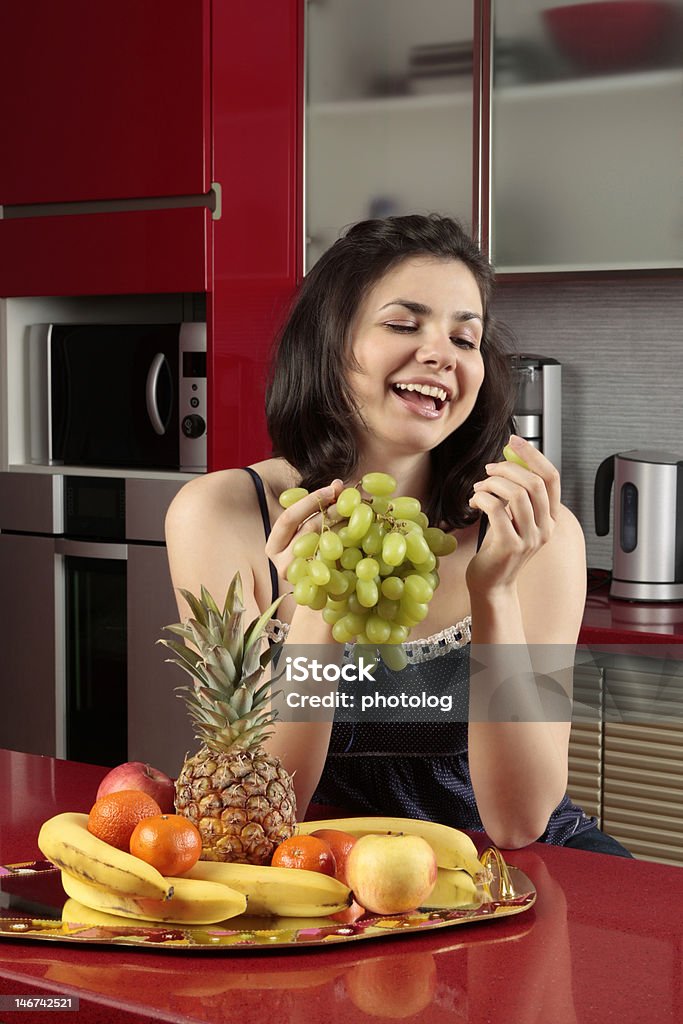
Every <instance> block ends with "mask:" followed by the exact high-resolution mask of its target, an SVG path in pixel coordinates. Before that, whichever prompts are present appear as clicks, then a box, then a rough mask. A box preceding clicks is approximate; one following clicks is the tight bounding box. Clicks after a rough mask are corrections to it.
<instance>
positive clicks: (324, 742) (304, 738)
mask: <svg viewBox="0 0 683 1024" xmlns="http://www.w3.org/2000/svg"><path fill="white" fill-rule="evenodd" d="M332 493H335V492H332ZM318 496H319V492H314V495H311V496H310V499H307V503H308V504H310V503H312V508H313V511H315V509H316V508H318V503H317V502H318ZM307 514H308V508H307V507H304V506H303V505H302V506H299V508H298V509H297V510H296V511H294V509H293V508H292V509H290V510H288V511H287V512H286V513H283V514H282V516H280V517H279V518H278V519H277V521H276V522H275V523H274V524H273V530H272V533H271V537H270V539H269V542H268V547H267V550H264V543H265V542H264V537H263V527H262V524H261V517H260V515H259V512H258V505H257V501H256V496H255V493H254V489H253V484H252V482H251V480H250V479H249V477H248V476H247V474H246V473H243V472H241V471H239V470H226V471H223V472H218V473H213V474H208V475H207V476H206V477H198V478H197V479H195V480H193V481H191V482H190V483H188V484H186V486H185V487H183V488H182V490H181V491H180V492H179V494H178V495H177V496H176V498H175V499H174V501H173V502H172V504H171V506H170V508H169V511H168V514H167V516H166V542H167V546H168V556H169V565H170V570H171V578H172V581H173V585H174V587H175V588H176V590H178V588H182V589H185V590H190V591H192V592H193V593H198V592H199V588H200V586H201V585H202V584H203V585H204V586H205V587H206V588H207V589H208V590H209V592H210V593H211V594H212V595H213V597H214V598H215V599H216V601H217V602H218V603H219V604H220V603H221V602H222V600H223V598H224V596H225V593H226V591H227V588H228V585H229V583H230V580H231V579H232V577H233V576H234V574H235V572H237V571H239V572H240V575H241V577H242V585H243V591H244V604H245V609H246V611H245V623H248V622H251V621H252V620H253V619H254V618H256V617H257V616H258V615H260V614H261V612H262V611H263V610H264V609H265V608H266V607H267V606H268V604H269V603H270V596H271V595H270V590H269V584H270V581H269V578H268V572H267V559H268V557H269V556H270V557H271V558H272V559H273V561H274V562H275V563H276V566H277V567H278V569H279V571H280V578H281V580H282V579H283V578H284V573H285V570H286V566H287V565H288V564H289V562H290V561H291V558H292V556H291V543H292V542H293V540H294V539H295V537H296V535H297V533H298V530H299V528H300V527H301V520H302V519H303V518H304V517H305V516H306V515H307ZM313 525H314V524H313V523H309V524H307V526H306V527H305V528H308V529H311V528H313ZM290 589H291V588H290V587H289V584H284V585H282V584H281V588H280V592H281V593H286V592H287V591H288V590H290ZM177 600H178V609H179V612H180V616H181V618H183V619H184V618H187V617H188V616H189V614H190V610H189V608H188V607H187V605H186V604H185V601H184V600H183V598H182V597H181V595H180V594H179V593H177ZM288 642H289V643H291V644H297V643H307V644H309V643H315V644H318V643H319V644H329V643H331V642H332V640H331V636H330V632H329V627H328V626H327V625H326V623H325V622H324V621H323V619H322V617H321V615H320V613H319V612H314V611H310V610H309V609H306V608H296V609H295V610H294V613H293V615H292V620H291V627H290V638H289V640H288ZM335 646H336V645H335ZM340 650H341V648H340ZM331 728H332V723H331V721H330V722H322V723H307V722H280V723H278V724H277V725H276V728H275V734H274V736H273V737H272V738H271V739H270V740H269V741H268V742H267V744H266V745H267V747H268V749H269V750H270V751H271V752H273V753H275V754H277V755H278V756H279V757H280V758H281V759H282V761H283V764H284V766H285V768H286V769H287V771H289V772H290V774H293V775H294V786H295V791H296V796H297V807H298V814H299V817H300V818H301V817H303V815H304V813H305V810H306V808H307V806H308V803H309V802H310V798H311V796H312V794H313V792H314V790H315V787H316V785H317V783H318V780H319V778H320V775H321V773H322V769H323V766H324V763H325V758H326V756H327V748H328V745H329V737H330V731H331Z"/></svg>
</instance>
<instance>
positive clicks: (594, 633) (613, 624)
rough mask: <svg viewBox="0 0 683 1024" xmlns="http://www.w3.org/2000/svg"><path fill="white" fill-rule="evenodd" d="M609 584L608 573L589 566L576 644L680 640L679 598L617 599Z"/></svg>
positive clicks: (681, 609) (682, 620)
mask: <svg viewBox="0 0 683 1024" xmlns="http://www.w3.org/2000/svg"><path fill="white" fill-rule="evenodd" d="M609 583H610V574H609V572H607V571H606V570H603V569H589V571H588V593H587V595H586V609H585V612H584V617H583V623H582V626H581V632H580V634H579V643H582V644H591V643H604V644H616V643H620V642H624V641H625V642H629V643H639V642H640V643H674V644H677V643H683V601H669V602H663V601H662V602H654V601H622V600H617V599H615V598H612V597H610V595H609Z"/></svg>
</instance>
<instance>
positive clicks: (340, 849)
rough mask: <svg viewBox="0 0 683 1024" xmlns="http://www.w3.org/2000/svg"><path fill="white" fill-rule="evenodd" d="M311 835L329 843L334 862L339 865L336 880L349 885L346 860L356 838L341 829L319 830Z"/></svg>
mask: <svg viewBox="0 0 683 1024" xmlns="http://www.w3.org/2000/svg"><path fill="white" fill-rule="evenodd" d="M311 835H312V836H316V837H317V838H318V839H323V840H324V841H325V842H326V843H327V845H328V846H329V848H330V849H331V850H332V853H333V854H334V861H335V864H336V865H337V868H336V871H335V878H338V879H339V881H340V882H343V883H344V885H347V881H346V858H347V857H348V855H349V853H350V852H351V847H352V846H353V844H354V843H355V842H356V836H352V835H351V834H350V833H349V832H342V830H341V829H340V828H319V829H316V831H315V832H311Z"/></svg>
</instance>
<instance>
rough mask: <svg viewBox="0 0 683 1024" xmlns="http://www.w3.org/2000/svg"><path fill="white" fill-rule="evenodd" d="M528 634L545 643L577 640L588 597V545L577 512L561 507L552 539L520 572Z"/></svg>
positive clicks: (520, 590) (520, 586) (520, 587)
mask: <svg viewBox="0 0 683 1024" xmlns="http://www.w3.org/2000/svg"><path fill="white" fill-rule="evenodd" d="M519 593H520V598H521V600H522V606H523V613H524V618H525V624H526V626H527V636H528V637H529V639H532V637H533V634H535V633H536V631H537V629H540V631H541V632H540V636H539V640H538V642H541V639H542V640H543V641H544V642H548V643H550V642H555V641H558V642H560V641H562V642H565V641H566V642H575V641H576V637H577V636H578V632H579V628H580V626H581V619H582V617H583V611H584V606H585V600H586V546H585V540H584V535H583V530H582V529H581V524H580V523H579V521H578V519H577V518H576V516H575V515H574V514H573V512H571V511H570V509H568V508H567V507H566V506H565V505H561V506H560V510H559V513H558V515H557V518H556V520H555V529H554V531H553V534H552V536H551V538H550V540H549V541H548V542H547V543H546V544H544V545H543V547H542V548H541V549H540V550H539V551H537V552H536V554H535V555H534V557H533V558H531V559H530V560H529V562H528V564H527V565H526V566H525V568H524V570H523V572H522V573H521V575H520V581H519Z"/></svg>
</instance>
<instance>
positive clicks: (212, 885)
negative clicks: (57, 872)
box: [62, 871, 247, 924]
mask: <svg viewBox="0 0 683 1024" xmlns="http://www.w3.org/2000/svg"><path fill="white" fill-rule="evenodd" d="M167 881H168V882H170V883H171V884H172V885H173V899H171V900H159V899H156V900H155V899H148V898H146V897H142V896H130V895H124V894H123V893H120V892H116V891H115V890H114V889H107V888H103V887H102V886H99V885H92V884H91V883H90V882H84V881H83V880H82V879H80V878H74V876H73V875H70V874H69V873H68V872H66V871H62V885H63V886H64V891H65V892H66V894H67V896H70V897H71V898H72V899H74V900H77V901H78V902H79V903H82V904H83V905H84V906H86V907H90V909H91V910H100V911H103V912H104V913H105V914H114V915H115V916H117V917H132V918H135V919H136V920H139V921H162V922H164V923H165V924H216V923H217V922H218V921H225V920H226V919H227V918H229V917H236V916H237V915H238V914H243V913H244V911H245V910H246V908H247V898H246V896H243V895H242V893H241V892H237V891H236V890H235V889H230V888H229V887H228V886H227V885H219V884H218V883H217V882H203V881H200V880H199V879H193V878H168V879H167Z"/></svg>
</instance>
